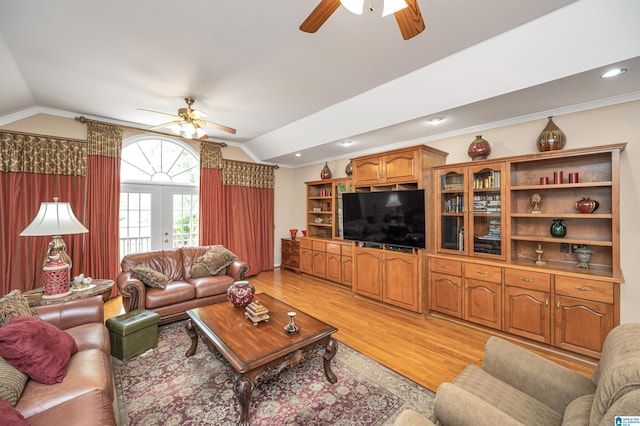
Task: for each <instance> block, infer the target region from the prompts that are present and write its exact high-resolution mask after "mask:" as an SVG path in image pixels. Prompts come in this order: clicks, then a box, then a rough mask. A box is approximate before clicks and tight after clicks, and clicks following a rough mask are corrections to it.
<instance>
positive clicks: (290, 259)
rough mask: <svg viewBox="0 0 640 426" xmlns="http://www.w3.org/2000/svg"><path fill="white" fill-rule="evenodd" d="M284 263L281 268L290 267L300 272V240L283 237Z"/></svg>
mask: <svg viewBox="0 0 640 426" xmlns="http://www.w3.org/2000/svg"><path fill="white" fill-rule="evenodd" d="M281 243H282V261H281V262H282V263H281V265H280V268H281V269H284V268H288V269H291V270H293V271H296V272H298V273H300V240H299V239H295V240H292V239H290V238H282V240H281Z"/></svg>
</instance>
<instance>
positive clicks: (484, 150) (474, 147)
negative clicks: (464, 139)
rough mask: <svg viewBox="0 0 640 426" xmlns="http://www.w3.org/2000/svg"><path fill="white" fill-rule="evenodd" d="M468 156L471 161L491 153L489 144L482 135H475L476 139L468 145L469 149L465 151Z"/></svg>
mask: <svg viewBox="0 0 640 426" xmlns="http://www.w3.org/2000/svg"><path fill="white" fill-rule="evenodd" d="M467 153H468V154H469V157H471V159H472V160H473V161H476V160H484V159H486V158H487V157H488V156H489V154H491V145H489V142H487V141H486V140H485V139H482V135H478V136H476V139H475V140H474V141H473V142H471V145H469V151H467Z"/></svg>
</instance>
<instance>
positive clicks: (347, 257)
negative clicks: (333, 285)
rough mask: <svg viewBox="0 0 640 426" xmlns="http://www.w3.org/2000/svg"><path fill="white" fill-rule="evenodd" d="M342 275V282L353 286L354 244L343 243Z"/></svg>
mask: <svg viewBox="0 0 640 426" xmlns="http://www.w3.org/2000/svg"><path fill="white" fill-rule="evenodd" d="M341 267H342V277H341V280H340V283H341V284H343V285H345V286H347V287H352V286H353V244H352V243H349V244H343V245H342V263H341Z"/></svg>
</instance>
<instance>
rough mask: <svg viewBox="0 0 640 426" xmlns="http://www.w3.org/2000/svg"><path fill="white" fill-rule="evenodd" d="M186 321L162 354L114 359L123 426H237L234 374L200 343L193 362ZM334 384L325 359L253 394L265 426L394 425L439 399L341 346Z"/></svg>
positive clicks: (163, 334) (255, 412) (257, 419)
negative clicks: (406, 412)
mask: <svg viewBox="0 0 640 426" xmlns="http://www.w3.org/2000/svg"><path fill="white" fill-rule="evenodd" d="M184 324H185V323H184V321H181V322H177V323H173V324H168V325H164V326H161V327H160V330H159V333H158V336H159V341H158V347H157V348H155V349H153V350H151V351H149V352H147V353H145V354H143V355H140V356H138V357H135V358H133V359H131V360H129V361H126V362H122V361H120V360H118V359H117V358H113V357H112V361H113V365H114V379H115V380H114V383H115V387H116V394H117V401H116V404H117V411H118V412H119V415H120V421H119V423H118V424H119V425H121V426H123V425H131V426H133V425H157V424H162V425H167V426H168V425H193V426H195V425H234V424H237V422H238V420H239V418H240V407H239V404H238V402H237V399H236V397H235V394H234V393H233V373H232V372H231V368H230V367H229V366H228V365H227V364H226V363H225V362H224V361H221V360H220V359H219V358H218V357H216V356H215V355H214V354H212V353H211V352H209V350H208V349H207V347H206V345H204V344H203V343H202V342H199V344H198V350H197V352H196V353H195V355H193V356H192V357H190V358H186V357H185V356H184V353H185V352H186V351H187V349H188V348H189V346H190V343H191V339H190V338H189V337H188V336H187V333H186V331H185V328H184ZM332 369H333V371H334V373H335V374H336V376H337V377H338V382H337V383H336V384H333V385H332V384H330V383H329V382H328V381H327V380H326V378H325V376H324V367H323V363H322V358H321V357H316V358H313V359H310V360H306V361H303V362H302V363H301V364H300V365H298V366H297V367H295V368H289V369H286V370H285V371H283V372H282V373H281V374H280V375H278V376H277V377H274V378H272V379H271V380H269V381H266V382H262V383H259V384H258V386H257V387H256V389H255V390H254V392H253V398H252V400H251V408H250V410H249V415H250V421H251V424H252V425H254V426H259V425H270V426H272V425H349V426H353V425H392V424H393V422H394V420H395V418H396V417H397V416H398V414H400V412H402V411H403V410H404V409H406V408H412V409H414V410H416V411H419V412H422V413H424V414H425V415H429V414H430V413H431V409H432V406H433V399H434V394H433V393H432V392H430V391H429V390H427V389H425V388H423V387H422V386H420V385H418V384H416V383H414V382H412V381H410V380H408V379H406V378H405V377H402V376H400V375H398V374H396V373H394V372H393V371H391V370H389V369H387V368H385V367H384V366H382V365H380V364H378V363H377V362H375V361H373V360H371V359H370V358H368V357H366V356H364V355H362V354H361V353H359V352H356V351H355V350H353V349H351V348H350V347H348V346H346V345H344V344H342V343H339V344H338V353H337V355H336V357H335V358H334V359H333V361H332Z"/></svg>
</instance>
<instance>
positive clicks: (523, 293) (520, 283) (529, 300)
mask: <svg viewBox="0 0 640 426" xmlns="http://www.w3.org/2000/svg"><path fill="white" fill-rule="evenodd" d="M504 282H505V287H504V331H506V332H509V333H511V334H516V335H518V336H523V337H526V338H529V339H531V340H535V341H538V342H542V343H551V306H550V304H551V275H550V274H547V273H541V272H532V271H527V270H521V269H511V268H505V272H504Z"/></svg>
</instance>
